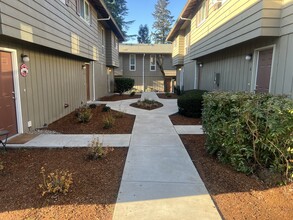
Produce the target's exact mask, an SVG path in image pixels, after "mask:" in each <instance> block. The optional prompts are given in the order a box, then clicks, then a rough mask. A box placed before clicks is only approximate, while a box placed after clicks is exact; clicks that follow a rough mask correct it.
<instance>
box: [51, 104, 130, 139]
mask: <svg viewBox="0 0 293 220" xmlns="http://www.w3.org/2000/svg"><path fill="white" fill-rule="evenodd" d="M103 106H104V105H100V106H97V108H95V109H92V113H93V116H92V119H91V120H90V121H89V122H88V123H80V122H78V121H77V118H76V115H75V112H72V113H70V114H69V115H66V116H65V117H63V118H61V119H59V120H57V121H55V122H53V123H51V124H49V125H48V128H46V129H47V130H52V131H57V132H60V133H62V134H131V132H132V128H133V124H134V120H135V116H134V115H129V114H125V113H124V114H123V117H122V118H120V117H119V118H117V117H115V116H116V115H117V111H114V110H111V112H110V114H112V116H113V117H114V118H115V123H114V125H113V127H111V128H108V129H105V128H103V127H104V123H103V117H104V116H107V115H108V114H109V112H102V109H103Z"/></svg>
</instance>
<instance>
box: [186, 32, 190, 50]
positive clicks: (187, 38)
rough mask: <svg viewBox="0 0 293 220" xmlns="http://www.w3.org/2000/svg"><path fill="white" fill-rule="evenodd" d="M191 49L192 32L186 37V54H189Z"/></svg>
mask: <svg viewBox="0 0 293 220" xmlns="http://www.w3.org/2000/svg"><path fill="white" fill-rule="evenodd" d="M189 48H190V32H189V33H187V34H186V35H185V54H188V53H189Z"/></svg>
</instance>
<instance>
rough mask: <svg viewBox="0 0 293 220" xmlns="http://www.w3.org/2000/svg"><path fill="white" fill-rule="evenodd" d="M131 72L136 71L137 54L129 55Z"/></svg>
mask: <svg viewBox="0 0 293 220" xmlns="http://www.w3.org/2000/svg"><path fill="white" fill-rule="evenodd" d="M129 70H130V71H135V70H136V55H135V54H130V55H129Z"/></svg>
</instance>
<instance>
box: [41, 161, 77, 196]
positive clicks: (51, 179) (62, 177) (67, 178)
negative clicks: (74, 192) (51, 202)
mask: <svg viewBox="0 0 293 220" xmlns="http://www.w3.org/2000/svg"><path fill="white" fill-rule="evenodd" d="M45 172H46V171H45V168H44V167H42V168H41V174H42V177H43V184H40V185H39V187H40V188H41V189H42V190H43V193H42V196H44V195H45V194H47V193H52V194H57V193H63V194H64V195H66V194H67V193H68V191H69V188H70V186H71V184H72V183H73V179H72V173H70V172H69V171H63V170H60V171H59V170H55V172H51V173H49V174H46V173H45Z"/></svg>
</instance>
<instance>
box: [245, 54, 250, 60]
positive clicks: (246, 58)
mask: <svg viewBox="0 0 293 220" xmlns="http://www.w3.org/2000/svg"><path fill="white" fill-rule="evenodd" d="M251 59H252V53H249V54H247V55H246V56H245V60H247V61H249V60H251Z"/></svg>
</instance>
